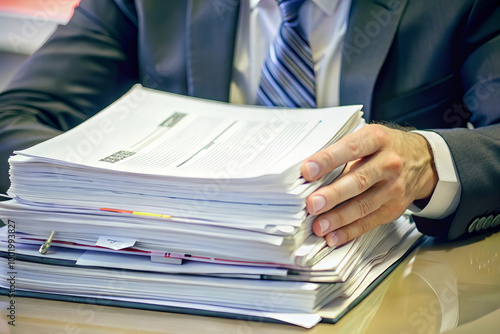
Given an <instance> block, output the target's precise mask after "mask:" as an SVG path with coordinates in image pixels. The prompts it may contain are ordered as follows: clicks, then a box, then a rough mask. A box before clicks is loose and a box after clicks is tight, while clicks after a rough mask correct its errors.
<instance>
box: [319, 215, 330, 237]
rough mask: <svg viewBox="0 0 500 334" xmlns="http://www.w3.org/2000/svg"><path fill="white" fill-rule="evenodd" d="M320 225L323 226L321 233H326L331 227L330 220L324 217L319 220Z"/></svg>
mask: <svg viewBox="0 0 500 334" xmlns="http://www.w3.org/2000/svg"><path fill="white" fill-rule="evenodd" d="M319 227H321V233H324V232H325V231H326V230H327V229H328V227H330V223H329V222H328V220H326V219H325V218H323V219H321V220H320V221H319Z"/></svg>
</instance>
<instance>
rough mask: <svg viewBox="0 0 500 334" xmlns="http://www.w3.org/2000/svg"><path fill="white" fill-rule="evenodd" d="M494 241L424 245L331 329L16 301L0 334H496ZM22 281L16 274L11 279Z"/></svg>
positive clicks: (499, 278)
mask: <svg viewBox="0 0 500 334" xmlns="http://www.w3.org/2000/svg"><path fill="white" fill-rule="evenodd" d="M499 246H500V233H497V234H494V235H491V236H487V237H482V239H481V240H470V241H467V242H461V243H446V244H440V243H437V242H435V241H429V242H427V243H426V244H424V245H423V246H422V247H420V248H419V249H417V250H415V251H414V252H413V253H412V254H410V256H408V257H407V258H406V259H405V261H403V263H401V265H400V266H399V267H398V268H397V269H396V270H394V272H393V273H391V274H390V275H389V276H388V278H387V279H386V280H385V281H384V282H382V284H380V285H379V286H378V287H377V288H376V289H375V290H374V291H373V292H372V293H371V294H370V295H369V296H368V297H367V298H366V299H365V300H363V302H361V303H360V304H359V305H358V306H357V307H356V308H354V309H353V310H352V311H350V312H349V313H348V314H347V315H346V316H345V317H344V318H342V319H341V321H339V322H338V323H337V324H335V325H328V324H319V325H318V326H316V327H314V328H313V329H311V330H309V331H307V330H304V329H302V328H298V327H294V326H290V325H280V324H270V323H264V322H257V321H244V320H230V319H220V318H211V317H201V316H191V315H185V314H173V313H164V312H154V311H144V310H134V309H124V308H116V307H106V306H99V305H91V304H78V303H70V302H58V301H48V300H42V299H30V298H16V299H15V303H16V326H15V327H12V326H8V325H7V324H6V319H7V318H6V316H5V315H6V313H5V312H6V307H7V305H8V304H7V303H8V302H9V299H8V298H7V297H6V296H2V297H0V307H1V309H2V310H3V311H2V312H3V314H4V316H3V317H2V319H1V320H0V333H37V334H43V333H238V334H240V333H242V334H246V333H248V334H251V333H398V334H410V333H426V334H427V333H443V332H446V333H451V334H462V333H470V332H471V330H473V331H474V333H497V332H498V328H499V326H500V260H499V259H498V253H499V248H500V247H499ZM19 275H22V273H19ZM9 330H10V332H9Z"/></svg>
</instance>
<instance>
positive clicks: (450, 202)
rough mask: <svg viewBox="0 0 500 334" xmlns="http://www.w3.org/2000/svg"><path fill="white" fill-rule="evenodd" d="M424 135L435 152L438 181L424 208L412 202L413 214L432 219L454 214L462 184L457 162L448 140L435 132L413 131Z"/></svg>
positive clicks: (410, 209)
mask: <svg viewBox="0 0 500 334" xmlns="http://www.w3.org/2000/svg"><path fill="white" fill-rule="evenodd" d="M412 132H414V133H417V134H419V135H421V136H422V137H424V138H425V139H426V140H427V142H428V143H429V145H430V146H431V149H432V153H433V154H434V165H435V166H436V172H437V174H438V178H439V180H438V183H437V185H436V188H435V189H434V192H433V193H432V196H431V199H430V201H429V203H428V204H427V205H426V206H425V207H424V208H423V209H421V208H419V207H417V206H416V205H415V204H411V205H410V207H409V208H408V210H409V211H410V213H411V214H413V215H415V216H419V217H424V218H430V219H441V218H444V217H446V216H449V215H450V214H452V213H453V212H454V211H455V209H456V208H457V206H458V202H459V201H460V190H461V185H460V181H459V180H458V173H457V169H456V167H455V162H454V161H453V157H452V156H451V152H450V149H449V147H448V144H446V141H445V140H444V139H443V137H441V136H440V135H438V134H437V133H435V132H431V131H412Z"/></svg>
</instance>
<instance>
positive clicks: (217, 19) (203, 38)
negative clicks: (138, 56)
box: [186, 0, 239, 101]
mask: <svg viewBox="0 0 500 334" xmlns="http://www.w3.org/2000/svg"><path fill="white" fill-rule="evenodd" d="M238 13H239V1H234V0H228V1H206V0H190V1H189V3H188V18H187V23H186V24H187V27H186V28H187V41H186V43H187V47H186V49H187V57H188V64H187V65H188V68H187V83H188V94H189V95H191V96H196V97H202V98H208V99H214V100H219V101H228V100H229V86H230V83H231V71H232V66H233V54H234V47H235V37H236V30H237V21H238V20H237V19H238Z"/></svg>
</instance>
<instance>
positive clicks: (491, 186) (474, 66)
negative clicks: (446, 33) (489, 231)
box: [415, 1, 500, 239]
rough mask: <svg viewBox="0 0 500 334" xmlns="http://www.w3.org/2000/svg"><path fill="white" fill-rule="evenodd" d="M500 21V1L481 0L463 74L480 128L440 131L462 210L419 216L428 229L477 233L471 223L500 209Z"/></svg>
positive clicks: (468, 33)
mask: <svg viewBox="0 0 500 334" xmlns="http://www.w3.org/2000/svg"><path fill="white" fill-rule="evenodd" d="M499 22H500V8H499V7H498V5H497V4H494V3H493V2H491V1H476V2H475V5H474V6H473V7H472V11H471V13H470V16H469V20H468V22H467V24H466V27H465V29H464V36H463V43H462V50H463V54H464V62H463V65H462V69H461V73H460V74H461V78H462V82H463V86H464V91H465V92H466V93H465V95H464V97H463V100H464V103H465V104H466V105H467V107H468V109H469V110H470V112H471V115H472V116H471V118H470V121H471V122H472V123H473V125H474V126H475V127H476V129H475V130H468V129H451V130H436V132H438V133H439V134H440V135H441V136H442V137H443V138H444V139H445V141H446V142H447V144H448V146H449V147H450V150H451V153H452V155H453V158H454V161H455V165H456V167H457V172H458V176H459V178H460V182H461V185H462V191H461V197H460V203H459V205H458V207H457V210H456V211H455V213H454V214H453V215H451V216H450V217H447V218H446V219H444V220H440V221H438V220H431V219H425V218H417V217H415V221H416V223H417V226H418V227H419V229H420V230H421V231H422V232H424V233H426V234H430V235H441V236H445V237H447V238H448V239H455V238H458V237H460V236H464V235H468V234H470V233H474V232H473V231H472V230H473V229H471V231H472V232H469V231H468V227H469V226H470V224H471V223H472V222H473V221H474V220H475V219H476V218H482V217H490V216H492V217H493V218H494V217H497V215H499V214H500V187H499V186H500V24H499ZM456 116H457V117H459V116H460V115H458V114H457V115H456ZM498 219H500V216H499V218H498ZM490 221H491V219H490Z"/></svg>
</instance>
